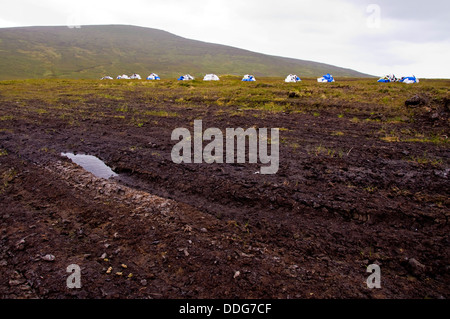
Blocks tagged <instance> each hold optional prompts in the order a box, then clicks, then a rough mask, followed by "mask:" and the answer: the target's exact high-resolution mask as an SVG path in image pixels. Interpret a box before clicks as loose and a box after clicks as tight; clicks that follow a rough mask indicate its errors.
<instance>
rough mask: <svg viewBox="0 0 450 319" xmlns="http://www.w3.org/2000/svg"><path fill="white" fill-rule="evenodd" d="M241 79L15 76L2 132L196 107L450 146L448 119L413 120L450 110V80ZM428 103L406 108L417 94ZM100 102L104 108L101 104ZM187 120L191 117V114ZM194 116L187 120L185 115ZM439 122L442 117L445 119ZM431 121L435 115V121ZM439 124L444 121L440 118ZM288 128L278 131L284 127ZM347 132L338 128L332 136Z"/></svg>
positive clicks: (143, 118)
mask: <svg viewBox="0 0 450 319" xmlns="http://www.w3.org/2000/svg"><path fill="white" fill-rule="evenodd" d="M240 79H241V78H240V77H237V76H226V75H225V76H222V77H221V80H220V81H211V82H207V81H202V80H193V81H176V80H175V79H170V80H161V81H147V80H66V79H41V80H35V79H32V80H11V81H0V102H2V103H5V102H12V103H15V104H16V105H17V108H16V109H17V112H14V113H6V112H5V111H4V110H2V109H0V130H3V131H4V130H11V127H8V128H6V127H2V126H3V125H2V123H3V124H5V123H6V122H5V121H12V120H14V119H15V118H16V117H18V116H25V115H26V114H35V115H36V114H37V115H39V116H40V118H41V119H42V120H43V121H44V120H45V119H46V118H59V119H60V120H63V121H65V122H66V123H67V125H77V123H80V121H83V120H85V119H89V120H93V119H102V120H104V119H107V118H113V119H122V120H123V121H122V125H131V126H137V127H142V126H145V125H151V124H152V123H153V124H155V123H157V122H158V117H164V118H168V117H178V118H183V117H185V114H186V112H185V111H186V110H191V109H195V110H196V117H197V118H202V117H205V116H207V115H208V116H210V115H211V112H213V116H214V117H216V118H226V117H248V116H250V117H253V118H260V119H270V117H271V116H276V115H277V114H294V113H295V114H299V115H300V114H304V115H305V116H314V117H317V118H318V119H320V118H321V117H328V118H329V117H331V118H333V119H336V121H347V122H348V123H359V124H361V125H363V124H364V123H368V124H370V125H371V128H373V127H375V128H376V129H372V133H371V134H373V136H377V138H379V139H380V140H383V141H385V142H391V143H394V142H417V143H422V142H427V143H428V142H430V143H435V144H441V145H445V144H446V145H448V133H449V132H448V119H445V120H444V121H445V124H444V126H442V125H438V126H433V125H432V123H431V122H430V123H431V124H430V125H427V126H426V128H425V129H419V127H421V126H420V125H415V126H414V128H411V126H410V125H408V124H411V123H415V122H417V121H421V120H424V119H425V120H430V118H431V117H433V114H438V113H439V112H441V111H444V112H448V110H445V108H448V98H449V93H450V80H422V81H421V82H420V83H418V84H412V85H407V84H402V83H388V84H386V83H377V82H376V81H374V80H373V79H356V78H344V79H337V82H335V83H317V82H316V81H315V79H312V78H309V79H304V80H303V81H301V82H298V83H284V81H283V79H282V78H260V79H258V80H257V81H256V82H242V81H241V80H240ZM415 95H417V96H421V97H423V98H424V99H425V100H426V103H422V104H423V105H417V106H412V107H411V106H406V105H405V101H406V100H408V99H410V98H411V97H413V96H415ZM99 105H101V106H103V107H102V108H99V107H98V106H99ZM186 119H188V118H187V117H186ZM188 120H189V119H188ZM441 120H442V119H441ZM430 121H432V120H430ZM441 123H442V122H441ZM283 129H284V128H281V130H283ZM344 134H346V133H344V132H341V131H333V132H332V133H331V135H333V136H337V137H339V136H342V135H344Z"/></svg>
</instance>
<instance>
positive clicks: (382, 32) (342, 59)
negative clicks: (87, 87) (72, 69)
mask: <svg viewBox="0 0 450 319" xmlns="http://www.w3.org/2000/svg"><path fill="white" fill-rule="evenodd" d="M93 24H128V25H137V26H142V27H150V28H156V29H161V30H165V31H169V32H171V33H174V34H176V35H180V36H182V37H186V38H190V39H195V40H201V41H206V42H213V43H220V44H225V45H231V46H234V47H238V48H244V49H247V50H251V51H255V52H261V53H266V54H272V55H279V56H285V57H292V58H297V59H303V60H312V61H317V62H324V63H329V64H333V65H336V66H340V67H347V68H351V69H355V70H357V71H360V72H365V73H369V74H373V75H377V76H382V75H385V74H388V73H394V74H395V75H396V76H408V75H413V74H414V75H416V76H418V77H419V78H420V77H422V78H436V77H438V78H450V62H449V61H450V59H449V56H450V1H449V0H428V1H423V0H421V1H417V0H360V1H356V0H338V1H336V0H316V1H303V0H270V1H269V0H148V1H144V0H126V1H124V0H119V1H116V0H98V1H97V0H72V1H65V0H34V1H32V0H13V1H9V0H2V4H1V6H0V27H18V26H35V25H65V26H74V25H81V27H82V26H83V25H93ZM299 75H300V76H301V74H299Z"/></svg>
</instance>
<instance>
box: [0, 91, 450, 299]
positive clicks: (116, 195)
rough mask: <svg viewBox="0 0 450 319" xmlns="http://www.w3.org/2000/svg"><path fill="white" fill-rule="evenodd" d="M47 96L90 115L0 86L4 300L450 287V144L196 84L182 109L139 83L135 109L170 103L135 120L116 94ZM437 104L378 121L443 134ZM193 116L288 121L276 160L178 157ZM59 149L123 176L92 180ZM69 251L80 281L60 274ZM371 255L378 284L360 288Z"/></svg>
mask: <svg viewBox="0 0 450 319" xmlns="http://www.w3.org/2000/svg"><path fill="white" fill-rule="evenodd" d="M350 85H351V83H350ZM7 89H8V88H6V87H3V88H2V90H3V91H0V94H3V95H4V96H6V95H7V94H6V91H5V90H7ZM43 90H45V88H43ZM61 90H62V89H61ZM143 90H144V89H142V91H143ZM49 94H50V93H49ZM52 94H56V95H57V97H58V101H59V102H58V103H62V104H63V105H64V106H65V107H66V108H65V110H67V109H68V108H69V109H70V110H73V112H76V111H77V110H81V109H82V111H83V112H84V113H81V111H80V113H76V114H83V116H81V115H80V116H79V117H78V118H77V121H75V122H74V121H68V120H67V118H65V117H64V116H61V112H62V111H61V110H60V109H57V108H53V107H52V106H53V104H51V103H50V102H49V101H43V100H41V99H36V98H34V97H27V95H26V93H24V96H23V97H22V98H20V99H10V98H6V97H3V98H2V95H0V110H1V111H0V112H1V115H2V116H3V119H2V121H1V125H2V130H1V131H0V148H1V154H2V155H1V156H0V165H1V166H0V176H1V192H0V202H1V213H0V227H1V233H0V268H1V277H0V297H1V298H283V299H288V298H302V299H303V298H421V299H422V298H437V299H442V298H449V297H450V289H449V287H450V285H449V284H450V275H449V266H450V262H449V261H450V259H449V240H450V237H449V229H450V228H449V223H448V217H449V204H450V202H449V178H450V177H449V175H450V174H449V173H450V166H449V157H450V156H449V155H450V152H449V147H448V145H449V144H448V143H431V142H414V141H411V142H399V141H386V140H383V139H381V138H380V134H381V133H378V132H379V130H380V123H379V122H377V121H362V120H360V121H357V120H349V118H350V119H352V118H353V119H354V117H352V116H351V115H349V116H346V117H344V118H342V117H340V116H338V115H339V114H340V113H341V111H342V109H341V108H339V106H333V107H331V106H330V107H328V108H322V109H321V110H320V114H319V115H317V114H310V113H304V112H266V113H264V116H259V115H260V114H261V112H263V111H259V110H258V111H256V110H245V111H239V105H236V106H235V107H232V106H230V108H231V109H233V110H234V111H237V113H235V114H231V113H223V107H222V106H221V105H219V104H213V103H206V102H205V101H203V100H202V98H201V97H199V98H198V99H197V100H195V102H194V104H195V106H194V107H185V108H183V109H182V110H181V109H180V107H181V106H180V103H179V102H177V103H176V102H175V101H174V100H158V101H153V102H150V101H149V100H145V99H144V97H143V95H142V94H143V93H142V92H141V91H133V92H130V94H129V95H128V96H127V103H128V105H129V106H131V107H133V109H134V110H135V111H139V110H140V109H148V108H152V107H153V108H155V109H158V110H160V109H163V110H165V111H167V112H176V113H177V114H178V116H164V115H159V116H158V115H155V116H153V117H152V116H150V117H149V120H148V121H147V122H145V123H144V124H143V125H135V124H136V123H134V124H133V125H131V124H130V122H129V121H125V120H126V118H127V116H128V115H127V114H125V120H124V118H123V117H120V116H113V115H114V114H119V113H117V112H118V111H117V110H116V109H114V105H115V104H114V103H116V101H115V100H114V99H107V98H105V97H99V96H97V95H95V94H92V95H89V96H88V97H85V99H84V100H83V102H80V101H79V100H77V99H74V98H73V95H72V96H67V95H68V94H65V92H64V90H62V91H58V92H57V93H52ZM199 96H200V95H199ZM291 98H293V100H292V101H295V100H296V97H295V96H293V97H291ZM447 103H448V101H447ZM346 107H348V105H346ZM444 107H447V108H448V104H447V105H445V106H444ZM36 110H47V111H45V112H44V111H42V112H39V111H36ZM48 110H50V111H48ZM442 110H444V111H443V112H444V113H445V112H446V110H445V108H444V109H442ZM371 111H373V110H372V109H371ZM444 113H442V114H439V116H438V118H435V119H430V118H427V117H425V118H418V119H417V120H416V121H405V122H401V123H387V124H386V125H388V126H395V127H397V128H398V127H399V126H400V127H401V128H402V129H409V130H416V131H424V130H425V131H427V132H433V131H436V132H437V133H436V134H442V131H443V130H447V131H448V114H444ZM155 114H156V113H155ZM368 114H369V112H367V114H365V115H367V116H369V115H368ZM371 114H372V115H373V112H371ZM94 115H95V116H94ZM360 115H361V114H360V113H358V114H356V113H355V116H360ZM77 116H78V115H77ZM361 116H362V115H361ZM194 119H202V120H203V127H204V128H208V127H217V128H220V129H221V130H222V131H223V132H225V128H227V127H233V128H237V127H242V128H244V129H246V128H249V127H252V126H255V127H259V128H262V127H267V128H274V127H277V128H283V129H282V130H281V131H280V139H281V141H280V168H279V170H278V172H277V174H274V175H261V174H255V172H257V171H259V169H260V167H261V166H262V165H261V164H248V163H245V164H217V163H214V164H175V163H173V162H172V160H171V156H170V153H171V150H172V147H173V145H174V144H175V142H174V141H172V140H171V139H170V137H171V132H172V130H173V129H174V128H177V127H185V128H188V129H189V130H190V131H191V132H192V130H193V120H194ZM361 119H362V117H361ZM384 128H385V130H386V131H389V129H387V128H386V127H384ZM336 132H337V133H336ZM68 151H72V152H74V151H75V152H80V153H85V154H91V155H95V156H97V157H99V158H101V159H102V160H104V161H105V163H106V164H107V165H109V166H110V167H111V168H112V169H113V170H114V171H115V172H116V173H118V174H119V176H118V177H116V178H113V179H108V180H105V179H101V178H97V177H95V176H94V175H92V174H91V173H89V172H87V171H85V170H84V169H82V168H81V167H79V166H77V165H76V164H74V163H72V162H71V161H70V160H69V159H67V158H65V157H62V156H60V153H61V152H68ZM71 264H77V265H79V266H80V268H81V284H82V287H81V288H79V289H77V288H73V289H70V288H68V287H67V285H66V279H67V277H68V276H69V275H70V273H68V272H67V271H66V269H67V267H68V266H69V265H71ZM370 264H377V265H379V266H380V269H381V288H380V289H376V288H374V289H369V288H368V287H367V284H366V279H367V277H368V276H369V275H370V273H368V272H366V270H367V266H368V265H370Z"/></svg>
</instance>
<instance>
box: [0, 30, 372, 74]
mask: <svg viewBox="0 0 450 319" xmlns="http://www.w3.org/2000/svg"><path fill="white" fill-rule="evenodd" d="M0 70H1V71H0V80H5V79H24V78H93V79H95V78H99V77H101V76H103V75H111V76H113V77H116V76H117V75H118V74H124V73H125V74H131V73H139V74H141V76H146V75H148V74H149V73H151V72H155V73H158V74H159V75H160V76H161V77H162V78H169V77H178V76H179V75H182V74H186V73H190V74H192V75H194V76H200V75H202V74H205V73H216V74H235V75H242V74H246V73H251V74H254V75H255V76H286V75H287V74H289V73H296V74H298V75H299V76H301V77H309V76H312V77H315V76H321V75H323V74H324V73H328V72H329V73H332V74H333V75H334V76H343V77H344V76H345V77H365V76H368V75H367V74H363V73H359V72H357V71H354V70H351V69H344V68H339V67H336V66H332V65H327V64H323V63H317V62H312V61H305V60H297V59H291V58H284V57H277V56H270V55H265V54H260V53H256V52H251V51H248V50H243V49H238V48H234V47H230V46H225V45H220V44H213V43H206V42H201V41H196V40H190V39H186V38H183V37H180V36H177V35H174V34H171V33H169V32H166V31H162V30H157V29H151V28H143V27H136V26H125V25H103V26H82V27H81V28H78V29H77V28H72V29H71V28H68V27H65V26H56V27H21V28H4V29H0Z"/></svg>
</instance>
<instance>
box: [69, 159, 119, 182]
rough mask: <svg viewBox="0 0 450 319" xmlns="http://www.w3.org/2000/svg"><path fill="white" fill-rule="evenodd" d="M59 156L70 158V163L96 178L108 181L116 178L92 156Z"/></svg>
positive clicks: (111, 171)
mask: <svg viewBox="0 0 450 319" xmlns="http://www.w3.org/2000/svg"><path fill="white" fill-rule="evenodd" d="M61 156H65V157H68V158H70V159H71V160H72V162H74V163H75V164H78V165H80V166H81V167H83V168H84V169H85V170H87V171H88V172H90V173H92V174H94V175H95V176H97V177H101V178H105V179H108V178H111V177H114V176H118V175H117V174H116V173H114V171H113V170H112V169H111V168H109V167H108V166H107V165H106V164H105V163H104V162H103V161H102V160H101V159H99V158H98V157H95V156H93V155H85V154H73V153H61Z"/></svg>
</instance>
